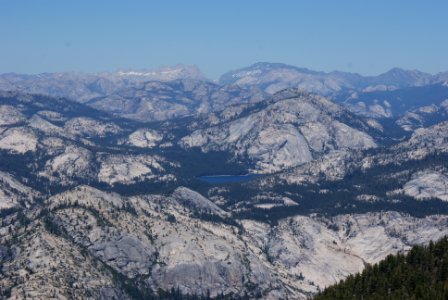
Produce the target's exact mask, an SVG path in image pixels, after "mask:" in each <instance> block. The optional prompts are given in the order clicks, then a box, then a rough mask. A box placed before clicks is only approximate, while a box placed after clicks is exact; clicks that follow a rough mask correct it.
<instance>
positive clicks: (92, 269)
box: [0, 63, 448, 299]
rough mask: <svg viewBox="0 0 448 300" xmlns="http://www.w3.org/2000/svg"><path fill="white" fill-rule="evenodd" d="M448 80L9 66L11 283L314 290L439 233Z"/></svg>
mask: <svg viewBox="0 0 448 300" xmlns="http://www.w3.org/2000/svg"><path fill="white" fill-rule="evenodd" d="M167 70H169V72H168V73H167ZM446 80H447V79H446V74H445V75H444V74H438V75H429V74H425V73H420V72H415V71H405V70H398V69H394V70H391V71H390V72H388V73H385V74H382V75H379V76H376V77H372V76H370V77H362V76H361V75H355V74H349V73H344V74H342V73H339V72H332V73H324V72H316V71H310V70H305V69H301V68H297V67H292V66H287V65H283V64H267V63H259V64H255V65H253V66H250V67H247V68H243V69H242V70H238V71H233V72H230V73H228V74H225V75H223V76H222V78H221V79H220V80H219V82H211V81H210V80H207V79H206V78H205V76H203V75H202V74H201V73H200V71H199V70H198V69H197V68H194V67H184V66H176V67H172V68H168V69H163V70H153V71H151V72H150V71H147V72H137V71H135V72H134V71H132V72H131V71H129V72H120V73H107V74H106V73H102V74H84V75H83V74H71V73H64V74H45V75H42V76H31V75H30V76H25V75H18V74H4V75H0V87H1V90H2V91H1V92H0V217H1V223H0V241H1V243H0V294H2V296H3V295H5V298H12V299H20V298H27V297H35V298H51V297H53V298H63V297H65V298H89V297H90V298H94V299H112V298H115V299H172V298H174V295H178V296H179V295H184V296H185V297H191V299H194V298H195V297H196V298H198V297H201V295H202V296H204V295H208V296H209V297H211V298H216V299H255V298H263V299H286V298H288V297H289V298H294V299H308V298H309V297H311V296H313V295H315V294H316V293H318V292H319V291H321V290H323V289H324V288H325V287H327V286H329V285H332V284H334V283H336V282H339V281H340V280H341V279H344V278H346V277H347V276H349V275H350V274H354V273H357V272H360V271H362V270H363V269H364V268H365V267H366V266H368V265H370V264H374V263H377V262H379V261H380V260H382V259H384V258H385V257H386V256H387V255H389V254H395V253H405V252H406V251H408V250H409V249H411V247H412V246H413V245H422V244H427V243H429V242H430V241H431V240H434V241H435V240H438V239H440V238H442V237H444V236H446V235H447V234H448V226H447V225H448V190H447V187H448V114H447V113H446V106H447V105H446V102H447V101H448V100H447V99H448V89H447V88H446ZM75 87H76V88H75ZM187 295H189V296H187ZM157 297H158V298H157ZM179 297H180V296H179Z"/></svg>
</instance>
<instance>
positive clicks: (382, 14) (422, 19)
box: [0, 0, 448, 79]
mask: <svg viewBox="0 0 448 300" xmlns="http://www.w3.org/2000/svg"><path fill="white" fill-rule="evenodd" d="M447 16H448V1H446V0H442V1H436V0H434V1H431V0H428V1H419V0H407V1H403V0H387V1H385V0H375V1H367V0H366V1H360V0H356V1H355V0H353V1H352V0H350V1H349V0H337V1H336V0H327V1H323V0H306V1H305V0H303V1H302V0H295V1H294V0H291V1H290V0H276V1H274V0H272V1H265V0H238V1H236V0H225V1H224V0H222V1H217V0H208V1H206V0H178V1H175V0H163V1H162V0H160V1H150V0H147V1H137V0H121V1H118V0H116V1H115V0H108V1H101V0H88V1H87V0H67V1H66V0H53V1H50V0H29V1H25V0H0V57H1V59H0V73H7V72H16V73H30V74H34V73H42V72H60V71H77V72H102V71H115V70H120V69H153V68H158V67H161V66H171V65H176V64H179V63H181V64H188V65H191V64H195V65H197V66H198V67H199V68H200V69H201V70H202V71H203V72H204V73H205V74H206V75H207V76H208V77H209V78H211V79H217V78H219V76H220V75H221V74H223V73H225V72H227V71H229V70H232V69H237V68H241V67H245V66H248V65H251V64H253V63H256V62H260V61H264V62H281V63H286V64H291V65H295V66H299V67H306V68H309V69H313V70H319V71H333V70H340V71H349V72H357V73H360V74H364V75H375V74H379V73H382V72H385V71H387V70H389V69H391V68H393V67H401V68H405V69H419V70H422V71H425V72H429V73H437V72H441V71H448V59H447V54H448V17H447Z"/></svg>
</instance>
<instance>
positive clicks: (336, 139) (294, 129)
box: [180, 91, 377, 173]
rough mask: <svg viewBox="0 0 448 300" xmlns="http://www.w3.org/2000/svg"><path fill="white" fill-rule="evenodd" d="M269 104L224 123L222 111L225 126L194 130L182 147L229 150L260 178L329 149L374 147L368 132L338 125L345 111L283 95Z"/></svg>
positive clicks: (307, 98) (306, 98)
mask: <svg viewBox="0 0 448 300" xmlns="http://www.w3.org/2000/svg"><path fill="white" fill-rule="evenodd" d="M273 100H274V101H273V102H272V103H270V104H267V105H265V106H262V107H261V108H258V107H257V106H255V107H254V108H250V107H249V108H243V109H242V110H239V111H235V112H234V114H233V115H232V116H231V117H227V118H226V115H229V110H225V111H223V112H222V114H223V115H224V117H222V118H221V117H220V118H219V119H220V120H221V119H224V121H222V122H220V123H217V124H214V123H213V124H212V126H211V127H207V128H202V129H197V130H196V131H194V132H193V133H192V134H190V135H188V136H186V137H184V138H182V139H181V141H180V143H181V145H182V146H183V147H185V148H191V147H201V149H202V151H211V150H226V151H232V152H234V153H235V155H236V156H237V157H240V158H249V159H251V160H253V161H254V163H255V169H256V171H257V172H260V173H272V172H277V171H281V170H285V169H287V168H291V167H296V166H299V165H302V164H304V163H308V162H311V161H312V160H313V159H314V158H316V157H319V156H321V155H325V154H327V153H329V152H330V151H333V150H339V149H351V150H352V149H368V148H373V147H376V146H377V145H376V143H375V141H374V139H373V138H372V137H371V136H369V135H368V134H367V133H365V132H363V131H362V130H359V129H356V128H353V127H351V126H349V125H347V124H345V123H343V122H342V121H340V120H342V119H343V117H342V116H345V113H346V112H345V111H344V109H343V108H342V107H340V106H338V105H336V104H334V103H332V102H330V101H328V100H326V99H324V98H322V97H319V96H312V95H309V94H302V95H300V94H297V92H295V93H293V92H291V93H288V91H285V92H283V93H282V94H280V95H275V96H274V99H273ZM209 121H211V122H213V119H210V118H209ZM364 126H365V128H366V129H367V128H369V125H367V124H364Z"/></svg>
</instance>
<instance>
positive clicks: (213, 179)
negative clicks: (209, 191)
mask: <svg viewBox="0 0 448 300" xmlns="http://www.w3.org/2000/svg"><path fill="white" fill-rule="evenodd" d="M260 176H261V175H259V174H247V175H210V176H199V177H198V179H199V180H202V181H205V182H207V183H215V184H216V183H235V182H245V181H250V180H252V179H255V178H257V177H260Z"/></svg>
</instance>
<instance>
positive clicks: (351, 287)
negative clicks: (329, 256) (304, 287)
mask: <svg viewBox="0 0 448 300" xmlns="http://www.w3.org/2000/svg"><path fill="white" fill-rule="evenodd" d="M314 299H315V300H326V299H331V300H337V299H341V300H342V299H344V300H351V299H353V300H355V299H357V300H358V299H364V300H375V299H391V300H393V299H397V300H398V299H421V300H438V299H440V300H443V299H448V239H447V238H446V237H445V238H443V239H442V240H440V241H438V242H436V243H432V242H431V243H430V244H429V246H414V247H413V248H412V249H411V251H410V252H409V253H408V254H406V255H403V254H397V255H390V256H388V257H387V258H386V259H385V260H383V261H382V262H380V263H379V264H376V265H374V266H368V267H367V268H366V269H365V270H364V271H363V272H362V273H361V274H357V275H350V276H349V277H348V278H347V279H346V280H345V281H341V282H340V283H339V284H336V285H334V286H331V287H329V288H327V289H326V290H324V291H323V292H322V293H320V294H319V295H317V296H316V297H315V298H314Z"/></svg>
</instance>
